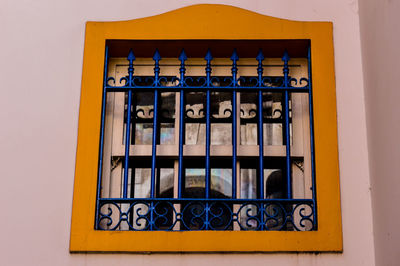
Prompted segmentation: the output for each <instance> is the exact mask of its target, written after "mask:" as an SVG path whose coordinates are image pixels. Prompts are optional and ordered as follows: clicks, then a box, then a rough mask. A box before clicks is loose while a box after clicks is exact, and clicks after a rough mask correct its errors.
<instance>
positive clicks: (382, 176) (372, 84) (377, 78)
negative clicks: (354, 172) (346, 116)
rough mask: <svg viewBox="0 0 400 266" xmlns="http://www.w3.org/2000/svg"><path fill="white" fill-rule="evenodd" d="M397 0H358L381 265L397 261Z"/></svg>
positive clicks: (399, 32)
mask: <svg viewBox="0 0 400 266" xmlns="http://www.w3.org/2000/svg"><path fill="white" fill-rule="evenodd" d="M399 12H400V2H399V1H391V0H384V1H371V0H364V1H360V28H361V42H362V60H363V70H364V83H365V87H364V88H365V103H366V117H367V128H368V148H369V162H370V175H371V188H372V206H373V217H374V240H375V250H376V264H377V265H399V260H400V254H399V246H400V231H399V228H398V224H399V222H398V221H399V218H400V211H399V208H396V207H395V208H393V206H395V204H397V202H400V179H399V172H400V164H399V158H400V142H399V141H398V136H399V135H400V117H399V114H400V107H399V106H400V105H399V103H398V99H399V97H400V91H399V86H398V77H399V73H400V72H399V70H398V62H399V60H400V52H399V50H398V43H399V41H400V37H399V36H400V29H399V18H398V14H399Z"/></svg>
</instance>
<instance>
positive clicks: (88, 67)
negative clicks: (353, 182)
mask: <svg viewBox="0 0 400 266" xmlns="http://www.w3.org/2000/svg"><path fill="white" fill-rule="evenodd" d="M176 29H180V30H179V31H178V30H176ZM111 39H114V40H115V39H119V40H194V39H195V40H199V39H206V40H221V39H222V40H273V39H288V40H290V39H309V40H310V41H311V58H312V68H313V70H314V71H313V107H314V134H315V137H314V140H315V156H316V157H315V169H316V186H317V187H316V191H317V203H318V205H317V208H318V209H317V213H318V231H310V232H291V231H290V232H288V231H285V232H281V231H279V232H277V231H223V232H221V231H190V232H189V231H188V232H164V231H152V232H133V231H118V232H114V231H113V232H111V231H96V230H94V220H95V217H94V216H95V204H96V187H97V185H96V184H97V171H98V153H99V138H100V117H101V104H102V85H103V84H102V83H103V68H104V50H105V43H106V40H111ZM334 77H335V74H334V53H333V36H332V23H331V22H298V21H289V20H284V19H278V18H273V17H269V16H264V15H260V14H257V13H253V12H250V11H247V10H243V9H240V8H236V7H231V6H224V5H195V6H189V7H185V8H181V9H178V10H175V11H171V12H168V13H165V14H161V15H157V16H153V17H148V18H141V19H135V20H130V21H121V22H87V24H86V37H85V48H84V61H83V75H82V88H81V101H80V112H79V130H78V145H77V155H76V169H75V185H74V197H73V211H72V224H71V239H70V251H71V252H88V251H89V252H121V251H123V252H275V251H280V252H281V251H336V252H338V251H342V225H341V210H340V191H339V166H338V145H337V143H338V141H337V121H336V95H335V80H334Z"/></svg>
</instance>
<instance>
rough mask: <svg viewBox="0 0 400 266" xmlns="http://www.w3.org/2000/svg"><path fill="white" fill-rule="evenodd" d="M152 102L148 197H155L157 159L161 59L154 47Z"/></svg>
mask: <svg viewBox="0 0 400 266" xmlns="http://www.w3.org/2000/svg"><path fill="white" fill-rule="evenodd" d="M153 60H154V86H155V89H154V103H153V105H154V106H153V141H152V151H151V181H150V197H151V198H154V197H155V180H156V178H155V176H156V167H157V166H156V159H157V156H156V155H157V136H158V134H157V133H158V132H157V128H158V125H157V123H158V89H157V87H158V85H159V84H158V82H159V75H160V65H159V61H160V60H161V56H160V53H159V52H158V50H157V49H156V51H155V53H154V56H153Z"/></svg>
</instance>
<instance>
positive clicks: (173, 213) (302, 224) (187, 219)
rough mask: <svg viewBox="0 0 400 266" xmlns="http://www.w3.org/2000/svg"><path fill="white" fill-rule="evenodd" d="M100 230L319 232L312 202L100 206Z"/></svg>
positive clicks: (144, 202)
mask: <svg viewBox="0 0 400 266" xmlns="http://www.w3.org/2000/svg"><path fill="white" fill-rule="evenodd" d="M97 228H98V229H100V230H134V231H143V230H150V231H152V230H166V231H171V230H267V231H283V230H284V231H293V230H296V231H309V230H315V225H314V209H313V205H312V202H310V201H309V200H308V201H304V202H298V201H297V202H293V203H292V202H288V201H277V200H273V201H270V200H268V199H266V200H253V201H246V202H235V200H230V199H226V200H223V201H221V200H219V201H213V200H209V201H197V200H183V201H180V200H177V199H171V201H168V200H163V201H157V200H150V199H148V200H146V199H141V200H140V201H132V202H130V203H128V202H126V201H125V202H123V203H118V202H115V201H106V202H103V203H102V204H101V205H100V206H99V213H98V217H97Z"/></svg>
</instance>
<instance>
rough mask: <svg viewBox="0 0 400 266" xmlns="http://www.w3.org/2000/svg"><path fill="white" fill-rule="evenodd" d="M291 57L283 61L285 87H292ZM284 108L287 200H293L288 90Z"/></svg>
mask: <svg viewBox="0 0 400 266" xmlns="http://www.w3.org/2000/svg"><path fill="white" fill-rule="evenodd" d="M289 60H290V57H289V54H288V53H287V51H285V52H284V54H283V57H282V61H283V63H284V64H283V78H284V87H285V88H288V87H290V82H289V64H288V62H289ZM284 108H285V142H286V184H287V187H286V188H287V191H286V193H287V198H288V199H291V198H292V178H291V176H292V174H291V172H292V171H291V170H292V169H291V167H292V164H291V157H290V123H289V91H288V90H287V89H286V90H285V93H284Z"/></svg>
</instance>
